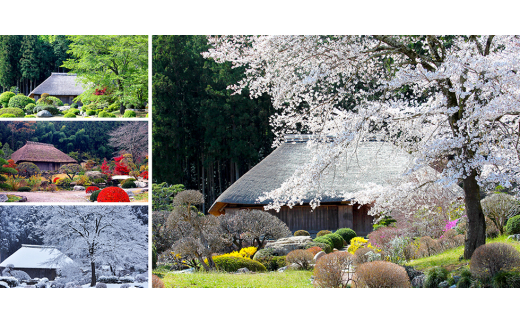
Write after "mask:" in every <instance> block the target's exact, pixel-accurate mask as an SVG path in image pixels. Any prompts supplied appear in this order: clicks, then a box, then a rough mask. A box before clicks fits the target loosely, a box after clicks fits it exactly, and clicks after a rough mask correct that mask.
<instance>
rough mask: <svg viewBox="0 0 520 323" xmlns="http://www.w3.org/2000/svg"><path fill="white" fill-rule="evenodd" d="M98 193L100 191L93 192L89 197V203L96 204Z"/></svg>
mask: <svg viewBox="0 0 520 323" xmlns="http://www.w3.org/2000/svg"><path fill="white" fill-rule="evenodd" d="M100 192H101V190H97V191H93V192H92V194H90V197H89V200H90V202H96V201H97V198H98V195H99V193H100Z"/></svg>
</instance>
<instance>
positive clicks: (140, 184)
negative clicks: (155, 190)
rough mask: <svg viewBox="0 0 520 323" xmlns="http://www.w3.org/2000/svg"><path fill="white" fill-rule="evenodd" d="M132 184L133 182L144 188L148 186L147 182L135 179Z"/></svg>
mask: <svg viewBox="0 0 520 323" xmlns="http://www.w3.org/2000/svg"><path fill="white" fill-rule="evenodd" d="M134 184H135V186H137V187H139V188H145V187H148V183H146V182H141V181H135V182H134Z"/></svg>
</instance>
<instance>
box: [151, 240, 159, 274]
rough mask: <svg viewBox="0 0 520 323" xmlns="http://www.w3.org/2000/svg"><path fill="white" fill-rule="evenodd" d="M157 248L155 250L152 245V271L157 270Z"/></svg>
mask: <svg viewBox="0 0 520 323" xmlns="http://www.w3.org/2000/svg"><path fill="white" fill-rule="evenodd" d="M157 258H158V255H157V248H155V244H152V269H155V268H157Z"/></svg>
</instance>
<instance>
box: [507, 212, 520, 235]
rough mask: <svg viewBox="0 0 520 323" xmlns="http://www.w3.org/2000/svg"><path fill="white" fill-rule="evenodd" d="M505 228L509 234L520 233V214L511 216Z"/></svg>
mask: <svg viewBox="0 0 520 323" xmlns="http://www.w3.org/2000/svg"><path fill="white" fill-rule="evenodd" d="M505 230H506V233H507V234H520V215H515V216H513V217H511V218H509V220H507V223H506V226H505Z"/></svg>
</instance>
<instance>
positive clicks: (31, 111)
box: [23, 103, 36, 114]
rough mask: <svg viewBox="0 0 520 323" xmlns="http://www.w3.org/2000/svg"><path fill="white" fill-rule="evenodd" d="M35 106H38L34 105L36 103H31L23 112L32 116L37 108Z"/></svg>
mask: <svg viewBox="0 0 520 323" xmlns="http://www.w3.org/2000/svg"><path fill="white" fill-rule="evenodd" d="M35 106H36V104H34V103H29V104H27V105H26V106H25V107H24V108H23V110H24V111H25V113H27V114H31V113H33V110H34V107H35Z"/></svg>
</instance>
